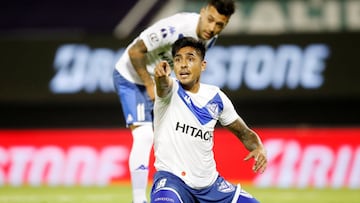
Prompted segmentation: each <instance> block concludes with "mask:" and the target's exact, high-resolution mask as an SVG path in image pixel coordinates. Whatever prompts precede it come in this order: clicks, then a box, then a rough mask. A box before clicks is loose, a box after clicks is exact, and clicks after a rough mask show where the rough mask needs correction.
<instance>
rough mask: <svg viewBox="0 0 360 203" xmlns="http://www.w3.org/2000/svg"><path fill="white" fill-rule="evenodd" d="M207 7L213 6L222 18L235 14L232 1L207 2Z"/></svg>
mask: <svg viewBox="0 0 360 203" xmlns="http://www.w3.org/2000/svg"><path fill="white" fill-rule="evenodd" d="M208 5H211V6H214V7H215V8H216V10H217V11H218V12H219V13H220V14H221V15H224V16H231V15H232V14H233V13H234V12H235V2H234V0H209V1H208Z"/></svg>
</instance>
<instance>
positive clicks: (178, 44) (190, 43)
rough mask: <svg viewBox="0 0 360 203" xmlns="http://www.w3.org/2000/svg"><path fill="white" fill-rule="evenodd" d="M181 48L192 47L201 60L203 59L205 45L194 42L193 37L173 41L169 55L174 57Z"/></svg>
mask: <svg viewBox="0 0 360 203" xmlns="http://www.w3.org/2000/svg"><path fill="white" fill-rule="evenodd" d="M183 47H193V48H194V49H195V50H196V51H197V52H198V53H199V55H200V56H201V60H204V58H205V45H204V43H203V42H202V41H199V40H196V39H195V38H193V37H182V38H180V39H178V40H176V41H175V43H174V44H173V45H172V51H171V54H172V56H173V57H174V56H175V54H176V53H177V52H178V51H179V50H180V49H181V48H183Z"/></svg>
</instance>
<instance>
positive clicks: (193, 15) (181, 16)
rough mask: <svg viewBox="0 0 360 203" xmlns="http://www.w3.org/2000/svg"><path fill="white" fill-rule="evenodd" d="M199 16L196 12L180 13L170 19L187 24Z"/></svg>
mask: <svg viewBox="0 0 360 203" xmlns="http://www.w3.org/2000/svg"><path fill="white" fill-rule="evenodd" d="M199 16H200V15H199V14H198V13H194V12H180V13H176V14H174V15H172V16H170V17H169V18H171V19H175V20H180V22H186V21H187V20H196V19H198V18H199Z"/></svg>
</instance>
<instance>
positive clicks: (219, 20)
mask: <svg viewBox="0 0 360 203" xmlns="http://www.w3.org/2000/svg"><path fill="white" fill-rule="evenodd" d="M229 19H230V16H224V15H221V14H220V13H219V12H218V11H217V10H216V8H215V7H214V6H207V7H205V8H202V9H201V11H200V19H199V23H198V25H197V29H196V33H197V35H198V37H199V38H200V39H203V40H208V39H210V38H212V37H214V36H215V35H217V34H219V33H220V32H221V31H222V30H223V29H224V28H225V26H226V25H227V23H228V22H229Z"/></svg>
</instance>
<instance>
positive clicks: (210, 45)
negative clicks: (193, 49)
mask: <svg viewBox="0 0 360 203" xmlns="http://www.w3.org/2000/svg"><path fill="white" fill-rule="evenodd" d="M216 39H217V37H213V38H212V39H211V41H210V42H209V43H208V45H207V47H206V49H209V48H211V47H212V46H214V44H215V42H216Z"/></svg>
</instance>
